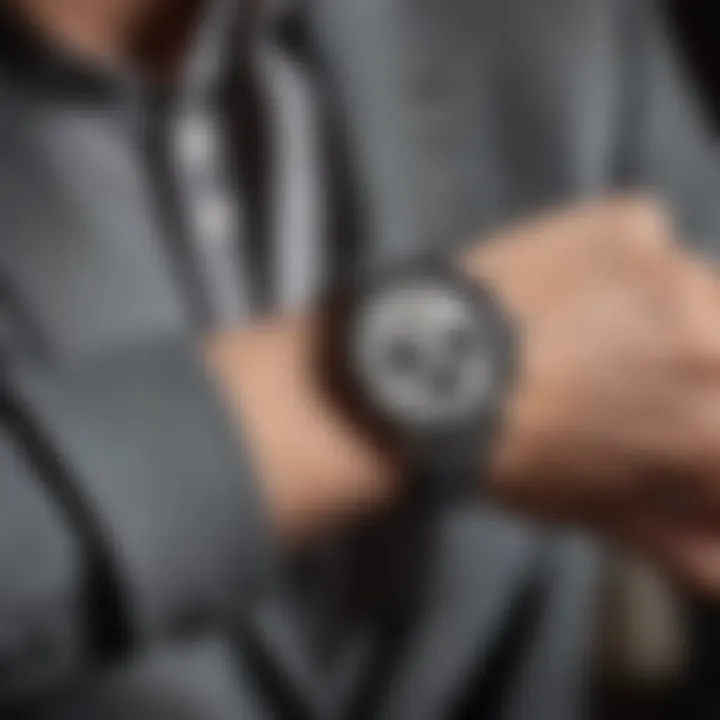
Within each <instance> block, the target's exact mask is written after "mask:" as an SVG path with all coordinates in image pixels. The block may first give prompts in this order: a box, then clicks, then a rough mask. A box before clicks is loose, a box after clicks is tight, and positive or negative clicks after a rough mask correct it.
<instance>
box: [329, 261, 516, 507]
mask: <svg viewBox="0 0 720 720" xmlns="http://www.w3.org/2000/svg"><path fill="white" fill-rule="evenodd" d="M325 318H326V320H325V325H324V329H325V338H324V340H323V342H322V343H321V344H322V345H323V352H322V355H323V358H324V362H323V366H322V368H321V373H322V378H323V382H324V383H325V384H326V386H327V387H328V388H329V391H330V393H331V395H332V397H333V398H334V399H335V401H336V403H339V404H340V405H341V406H342V409H343V410H344V411H345V413H346V415H349V416H350V417H351V418H352V419H353V420H354V421H355V422H356V423H357V424H358V425H359V426H360V427H361V428H362V429H363V430H364V431H365V432H367V433H370V434H371V436H372V437H373V438H374V439H375V440H376V441H377V442H378V443H380V444H383V445H385V446H390V447H391V448H392V450H393V451H394V452H398V453H400V455H401V457H402V458H403V460H404V462H405V463H406V464H407V465H408V469H409V472H410V475H411V477H412V483H411V484H412V490H413V491H414V492H415V494H416V495H417V496H419V497H421V498H422V499H423V500H424V501H426V500H430V501H432V502H434V503H435V502H438V501H441V502H443V501H449V502H458V501H466V500H468V499H469V498H472V497H476V496H477V495H478V491H479V486H480V484H481V483H480V477H481V475H482V471H483V469H487V467H488V465H489V451H490V448H491V446H492V442H493V439H494V437H495V433H496V431H497V429H498V424H499V421H500V419H501V417H502V410H503V407H504V405H505V400H506V398H507V395H508V391H509V389H510V387H511V385H512V380H513V378H514V374H515V373H514V367H515V356H516V343H515V331H514V328H513V326H512V323H511V322H510V320H509V318H508V317H507V316H506V315H505V313H504V312H503V309H502V306H501V304H500V303H499V302H498V301H497V300H496V299H495V297H494V296H493V294H492V292H491V291H490V290H489V289H488V288H487V287H484V286H483V285H482V284H480V283H478V282H476V281H474V280H471V279H470V278H469V277H467V276H465V275H463V274H462V273H461V271H459V270H457V269H454V268H453V267H451V266H450V265H449V264H447V263H438V262H429V261H426V262H422V263H415V264H413V265H407V266H405V267H402V268H397V269H394V270H391V271H389V272H386V273H384V274H383V275H382V276H381V277H380V278H379V279H377V280H374V281H372V282H360V283H352V284H351V285H350V287H349V288H346V289H345V290H344V291H341V292H339V293H336V294H335V295H334V296H332V297H331V298H329V299H328V302H327V303H326V312H325Z"/></svg>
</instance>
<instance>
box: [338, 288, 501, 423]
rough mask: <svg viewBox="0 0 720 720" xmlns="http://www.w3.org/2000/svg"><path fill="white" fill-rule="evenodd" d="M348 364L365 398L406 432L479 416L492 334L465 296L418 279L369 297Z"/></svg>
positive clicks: (487, 390) (487, 386) (487, 384)
mask: <svg viewBox="0 0 720 720" xmlns="http://www.w3.org/2000/svg"><path fill="white" fill-rule="evenodd" d="M353 330H354V332H353V337H354V345H353V347H352V350H353V358H352V361H353V362H355V365H356V368H355V370H356V375H357V377H358V380H359V383H360V387H361V388H363V389H364V391H365V392H366V394H367V399H368V401H369V402H370V403H371V404H372V406H373V407H375V409H376V410H377V411H378V412H379V413H380V414H381V415H382V416H383V417H386V418H387V419H389V420H390V421H391V422H392V423H393V424H395V425H397V426H399V427H401V428H402V429H404V430H406V431H410V432H412V431H427V432H433V431H443V430H445V429H448V428H450V427H456V426H458V425H462V424H463V423H467V422H470V421H472V420H473V419H474V418H476V417H477V416H478V415H479V414H480V413H481V412H482V411H483V410H484V409H485V408H486V407H487V405H488V402H489V401H490V399H491V397H492V393H493V389H494V388H493V386H494V380H495V378H494V372H493V363H492V356H491V355H490V352H489V350H490V349H491V347H492V345H491V343H490V342H489V340H490V337H489V331H488V329H487V328H485V327H484V326H483V322H482V313H481V312H479V310H478V306H477V304H476V303H474V302H473V300H471V299H470V298H469V297H468V296H467V295H466V294H464V293H462V292H460V291H459V290H458V289H457V288H455V287H453V286H451V285H450V284H449V283H445V282H442V281H441V280H433V279H432V278H423V279H419V280H412V281H408V282H406V283H401V284H398V285H394V286H393V287H392V288H390V289H385V290H382V291H380V292H379V293H378V294H375V295H373V296H372V297H370V298H369V299H368V300H367V301H366V303H365V305H363V306H362V307H361V308H360V309H359V313H358V315H357V317H356V325H355V327H354V328H353Z"/></svg>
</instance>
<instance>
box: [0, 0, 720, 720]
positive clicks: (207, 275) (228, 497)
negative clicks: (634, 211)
mask: <svg viewBox="0 0 720 720" xmlns="http://www.w3.org/2000/svg"><path fill="white" fill-rule="evenodd" d="M281 5H287V4H281ZM208 8H211V10H212V12H210V14H209V17H208V22H207V23H206V24H204V25H203V28H204V29H203V31H202V32H201V33H200V35H201V36H202V35H203V33H205V32H207V33H208V35H207V37H205V38H204V39H203V37H199V38H198V43H197V48H196V50H197V53H196V54H194V55H193V58H194V60H191V61H189V62H188V73H187V76H186V77H185V78H184V81H183V82H182V83H180V84H179V85H178V87H177V88H175V89H174V90H173V91H171V92H167V89H165V90H163V89H157V88H149V87H146V86H144V85H143V84H142V83H138V82H137V81H136V80H135V79H133V78H132V77H129V76H125V75H124V74H123V73H121V72H120V73H110V75H108V73H107V71H100V70H99V69H98V68H95V67H81V66H80V65H81V64H78V63H77V62H76V61H73V60H72V59H71V58H68V57H57V56H55V55H54V54H53V53H52V52H49V49H48V48H43V47H40V46H38V44H37V43H36V42H35V41H34V40H33V39H32V38H24V39H23V38H20V37H16V36H15V35H14V34H13V37H14V38H15V39H14V40H13V42H10V41H9V37H10V36H7V32H8V31H7V29H6V30H5V31H4V32H5V34H6V37H3V40H2V45H1V46H0V232H1V233H2V240H1V241H0V342H1V343H2V344H1V345H0V348H1V349H2V352H3V371H2V372H3V375H2V379H3V389H4V393H3V415H2V424H0V715H1V716H2V717H3V718H4V717H5V716H6V715H7V716H8V717H14V716H17V717H26V718H27V717H29V718H30V719H31V720H35V719H36V718H37V719H40V718H48V719H49V720H55V719H56V718H62V719H65V718H72V719H73V720H84V719H90V718H92V719H95V718H104V719H106V718H107V719H113V718H117V719H118V720H126V719H128V720H129V719H130V718H132V720H145V719H148V720H149V719H151V718H152V719H153V720H154V719H159V720H164V719H167V720H171V719H174V718H183V719H184V718H203V719H207V718H209V719H212V720H215V719H218V720H225V719H226V718H227V719H228V720H229V719H230V718H253V719H255V718H258V719H261V720H262V719H265V718H276V717H283V718H284V717H310V718H315V717H347V716H348V715H349V710H348V709H347V708H348V707H349V706H350V704H351V700H352V699H353V698H354V697H355V696H356V695H357V693H358V688H360V687H362V683H363V678H364V677H365V675H366V671H367V670H368V658H370V660H371V659H372V657H373V648H374V647H376V646H380V647H381V646H382V641H383V633H384V630H385V629H384V628H383V627H382V626H381V625H379V624H377V623H375V624H374V623H373V618H372V617H369V618H367V619H366V620H367V626H366V627H365V630H366V631H365V630H364V631H363V632H361V633H360V635H362V636H363V637H365V638H367V639H368V642H369V644H370V645H371V646H372V647H370V648H369V650H368V649H367V648H364V647H362V643H359V642H357V634H356V633H354V632H353V628H352V627H351V626H350V624H343V622H339V623H335V624H336V625H337V633H336V634H337V638H336V639H337V643H335V645H336V646H337V648H338V652H337V662H335V663H333V668H334V669H335V670H337V672H328V671H327V668H325V667H324V666H323V664H322V662H320V661H319V660H318V655H319V652H318V647H319V646H318V644H317V642H316V638H315V636H316V635H317V633H316V632H315V630H316V629H317V628H318V627H319V628H320V629H322V627H323V622H324V620H325V617H326V616H325V615H324V614H323V612H322V611H319V610H318V608H326V607H332V606H333V604H334V603H333V595H334V593H338V592H340V591H341V590H340V589H339V588H338V586H337V584H334V583H320V585H321V587H320V588H319V591H318V592H317V593H315V594H313V596H312V597H305V596H303V597H300V595H302V593H298V592H297V591H296V590H297V588H296V584H295V583H294V582H291V578H289V577H288V575H289V573H286V572H285V571H286V565H285V563H284V562H283V560H284V559H283V558H281V557H279V555H278V552H277V550H276V549H275V548H274V543H273V539H272V537H270V534H269V530H268V528H267V527H266V523H265V521H264V510H263V508H262V505H261V503H260V501H259V492H258V487H259V484H258V481H257V478H256V477H255V475H254V471H253V462H252V452H251V448H249V447H242V446H240V447H239V446H238V443H237V440H236V432H235V431H234V430H232V431H231V429H230V427H229V426H228V424H227V422H226V419H225V417H224V415H223V413H222V412H221V410H220V408H219V406H218V403H217V402H216V400H215V398H214V396H213V393H212V391H211V390H210V388H209V387H208V383H207V380H206V378H205V377H204V374H203V371H202V370H201V365H200V363H199V362H198V360H197V358H196V357H195V354H194V351H193V345H194V338H196V337H197V335H198V333H202V332H204V331H207V330H210V329H212V328H214V327H217V326H219V325H222V324H226V323H233V322H238V321H241V320H242V321H246V320H247V319H249V318H251V316H252V314H253V313H255V312H264V311H268V310H272V309H277V308H281V309H282V308H286V307H291V306H297V305H299V304H302V303H306V302H308V301H310V299H311V298H312V297H313V295H314V293H315V292H316V291H317V289H318V288H319V287H320V286H321V285H322V284H323V283H324V282H327V281H329V280H332V278H333V277H335V276H336V275H337V274H338V273H341V272H343V271H345V270H347V269H349V268H350V267H355V266H359V265H362V266H363V267H366V268H370V269H372V268H375V267H379V266H382V265H383V264H385V263H386V262H388V261H389V259H391V258H394V257H397V256H402V255H411V254H413V253H417V252H420V251H422V250H424V249H428V248H443V247H446V248H447V250H448V252H449V251H450V250H451V249H452V248H453V247H454V246H456V245H458V244H459V243H460V242H462V241H463V240H464V239H466V238H468V237H470V236H477V234H478V233H479V232H482V230H484V229H488V228H491V227H493V226H496V225H497V224H498V223H501V222H503V221H505V220H508V219H510V218H512V217H515V216H517V215H519V214H527V213H530V212H532V211H534V210H537V209H540V208H543V207H545V206H547V205H548V204H558V203H560V202H568V201H571V200H574V199H578V198H581V197H587V196H591V195H595V194H598V193H603V192H607V191H608V190H611V189H615V188H618V187H623V188H626V187H628V186H631V187H633V186H636V187H643V188H648V187H649V188H651V189H655V190H657V191H659V192H660V193H661V194H662V196H663V197H665V198H668V199H669V200H670V202H671V203H672V204H673V205H674V207H675V209H676V211H677V212H678V214H679V216H680V218H681V221H682V222H683V223H684V227H685V229H686V230H687V237H691V238H700V239H701V240H699V241H698V242H697V246H698V248H699V249H700V250H701V251H703V252H704V253H706V254H707V255H708V256H710V257H713V256H714V254H715V253H716V252H717V251H718V249H717V248H716V247H715V246H714V245H713V243H712V241H711V238H714V237H718V236H720V217H719V216H718V209H720V203H719V202H718V201H717V198H716V195H717V193H718V188H720V177H719V175H720V166H718V162H717V157H716V150H715V146H714V145H713V143H712V139H711V138H709V137H708V135H707V132H706V128H705V125H704V123H703V122H702V118H701V114H700V108H699V106H698V103H697V101H696V98H694V97H693V96H692V94H691V92H690V90H689V89H688V88H689V85H688V83H687V82H686V80H685V78H684V77H683V76H682V72H681V70H680V67H679V64H678V62H677V59H676V58H674V57H673V54H672V51H671V49H670V44H669V42H668V38H667V34H666V33H665V31H664V28H663V26H662V23H661V19H660V14H659V10H658V8H657V7H656V6H655V4H654V3H652V2H650V1H649V0H648V1H646V0H635V1H634V2H627V0H572V2H570V1H569V0H549V1H548V2H543V3H538V2H535V1H534V0H506V2H503V3H498V2H492V1H490V0H425V1H423V2H413V3H408V2H402V1H400V0H397V1H396V0H306V2H303V3H298V4H297V5H296V6H293V7H290V8H288V7H281V8H280V9H279V12H286V11H288V10H289V11H292V13H293V19H292V22H293V23H298V25H296V29H297V27H299V28H301V29H302V32H300V33H298V32H297V31H296V30H294V31H293V32H290V33H287V32H280V30H281V29H282V27H286V26H285V22H286V21H285V20H281V19H279V18H272V19H268V23H267V24H264V25H263V29H262V30H261V31H260V35H258V36H254V37H248V33H247V27H248V26H247V23H244V22H243V17H244V14H243V12H241V11H240V5H237V6H235V5H234V3H232V2H227V3H224V2H218V3H208ZM215 12H217V13H219V16H220V17H221V18H224V17H225V16H224V15H223V13H226V12H227V13H229V15H228V16H227V17H228V18H231V19H232V21H228V22H225V21H223V22H217V21H215V22H213V21H212V17H211V16H212V15H213V14H214V13H215ZM276 21H277V24H275V23H276ZM8 22H12V21H8ZM266 35H267V37H266ZM208 38H209V40H208ZM298 38H300V39H301V41H300V42H298ZM248 48H251V51H250V52H251V53H253V56H254V57H257V58H262V61H261V62H259V63H257V64H256V63H253V64H252V66H253V67H256V68H258V67H259V68H261V70H260V71H259V72H258V73H257V74H248V73H247V67H248V65H247V56H248V52H247V49H248ZM208 49H211V50H213V52H208ZM48 52H49V56H48V54H47V53H48ZM259 98H265V100H264V101H263V102H260V100H259ZM313 129H314V131H313ZM308 138H310V140H308ZM312 138H314V139H315V140H312ZM288 148H290V149H288ZM273 158H274V161H273V160H272V159H273ZM268 167H269V168H272V170H271V171H270V172H269V173H268V174H269V177H265V176H264V174H263V168H265V169H267V168H268ZM296 230H297V233H298V234H297V236H296V235H295V234H294V232H295V231H296ZM539 551H541V552H540V554H541V556H542V563H539V562H538V557H539V555H538V552H539ZM331 554H332V555H334V553H331ZM435 557H436V559H435V560H434V561H433V563H432V566H431V567H429V568H428V572H429V575H430V577H431V580H432V582H431V583H430V585H429V587H428V591H427V593H426V596H424V597H422V598H419V604H418V617H417V622H416V623H415V624H414V625H413V627H412V632H411V634H410V636H409V637H408V638H406V640H407V642H406V643H405V644H404V646H403V649H402V652H401V653H400V657H399V658H398V662H397V663H396V664H395V666H394V667H393V669H392V675H391V677H390V678H389V682H388V683H387V685H386V686H383V687H381V688H380V689H379V691H378V693H377V697H376V699H375V702H374V703H373V705H372V708H373V709H372V717H377V718H383V719H387V720H437V719H439V718H446V717H447V718H453V717H475V716H477V717H483V718H493V717H500V716H502V717H506V718H511V719H512V720H534V719H535V718H553V720H564V719H567V720H574V719H576V718H581V717H583V711H584V703H585V701H586V699H587V695H586V690H587V686H588V681H589V677H590V670H591V664H592V653H591V640H592V637H593V630H594V623H595V619H596V614H595V598H596V597H597V592H596V590H597V569H598V553H597V551H596V549H595V548H594V547H593V545H592V544H591V543H590V542H588V541H587V540H585V539H583V538H580V537H577V536H575V535H573V534H570V533H565V532H562V531H557V532H555V533H552V534H549V533H548V532H547V531H541V530H539V529H537V528H535V527H533V526H531V525H526V524H520V523H517V522H515V521H511V520H510V519H508V518H505V517H503V516H502V515H501V514H500V513H498V512H495V511H494V510H493V509H491V508H481V507H478V508H476V509H469V508H468V509H466V510H462V511H453V512H448V513H447V514H446V515H445V516H444V517H443V518H441V521H440V527H439V532H438V548H437V553H436V556H435ZM327 560H328V562H327V563H320V565H323V566H324V565H332V564H333V562H335V563H337V562H338V561H339V562H340V564H341V565H342V566H343V570H344V574H346V575H352V574H353V573H354V571H355V568H354V567H353V566H352V565H350V566H348V565H347V563H349V562H351V561H350V560H349V559H348V560H345V559H344V558H343V557H340V558H338V557H331V558H328V559H327ZM371 566H372V564H371ZM291 569H292V568H291ZM358 572H359V570H358ZM363 572H366V573H367V572H371V571H368V568H367V567H365V568H364V570H363ZM341 575H342V573H341ZM367 583H368V585H372V584H373V578H372V575H371V576H369V577H368V578H367ZM90 608H94V609H95V610H96V611H95V612H91V611H89V609H90ZM98 608H101V609H102V612H98V611H97V609H98ZM508 627H511V628H514V629H515V632H513V633H511V635H512V638H513V640H512V642H509V641H508V636H507V635H506V634H505V633H503V632H501V631H502V630H504V629H507V628H508ZM101 661H102V662H101ZM5 708H7V710H5ZM16 713H17V715H16Z"/></svg>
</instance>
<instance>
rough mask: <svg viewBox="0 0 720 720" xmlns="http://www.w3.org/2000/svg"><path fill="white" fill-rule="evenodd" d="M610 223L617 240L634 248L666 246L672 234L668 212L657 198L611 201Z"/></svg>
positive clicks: (646, 248)
mask: <svg viewBox="0 0 720 720" xmlns="http://www.w3.org/2000/svg"><path fill="white" fill-rule="evenodd" d="M610 225H611V232H612V234H613V236H614V238H615V240H616V241H618V242H619V243H622V244H623V245H624V246H626V247H629V248H634V249H636V250H637V249H641V250H652V249H656V248H661V247H665V246H666V245H667V244H668V242H669V240H670V238H671V237H672V235H673V229H672V220H671V217H670V213H669V212H668V210H667V209H666V208H665V207H664V206H663V204H662V203H661V202H660V201H658V200H655V199H653V198H649V197H632V198H621V199H616V200H614V201H612V205H611V209H610Z"/></svg>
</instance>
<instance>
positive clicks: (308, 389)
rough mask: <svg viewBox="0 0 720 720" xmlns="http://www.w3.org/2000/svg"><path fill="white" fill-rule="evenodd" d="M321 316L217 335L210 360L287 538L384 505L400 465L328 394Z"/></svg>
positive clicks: (207, 350)
mask: <svg viewBox="0 0 720 720" xmlns="http://www.w3.org/2000/svg"><path fill="white" fill-rule="evenodd" d="M318 339H319V332H318V322H317V320H316V318H315V317H313V316H311V315H309V316H303V317H295V318H287V319H282V320H279V321H274V322H270V323H267V324H265V325H262V326H257V327H254V328H252V329H249V330H246V331H242V332H233V333H228V334H224V335H221V336H217V337H214V338H212V339H210V340H209V341H208V342H207V343H206V346H205V357H206V360H207V364H208V367H209V368H210V371H211V374H212V375H213V376H214V377H215V379H216V381H217V382H218V385H219V387H220V390H221V395H222V396H223V398H224V399H225V400H226V404H227V406H228V410H229V411H230V413H231V415H232V417H233V418H234V420H235V424H236V425H237V427H238V428H241V431H242V433H243V437H244V442H246V443H247V444H249V446H250V448H251V451H252V452H253V456H254V459H255V465H256V469H257V473H258V477H259V478H260V482H261V485H262V491H263V493H264V496H265V499H266V502H267V506H268V508H269V511H270V515H271V518H272V519H273V521H274V524H275V526H276V528H277V530H278V532H279V533H280V534H281V535H282V536H285V537H288V538H289V539H297V538H299V537H305V536H307V535H309V534H311V533H314V532H316V531H322V529H327V528H331V527H333V526H336V525H339V524H342V523H344V522H347V521H348V519H349V518H350V517H351V516H353V515H364V514H368V513H372V512H374V511H379V510H381V509H382V508H383V507H384V506H386V505H388V504H389V503H391V502H392V499H393V497H394V495H395V493H396V492H397V488H398V483H397V477H398V476H399V473H398V472H397V470H396V466H395V465H396V463H395V462H394V461H393V460H392V458H390V456H389V455H388V454H387V453H386V452H385V451H384V450H383V449H381V448H380V447H379V446H378V445H377V444H376V443H374V442H373V441H372V440H371V439H369V438H367V437H364V436H363V435H362V434H361V433H359V432H358V431H357V429H356V428H355V426H354V425H353V424H352V423H351V422H350V421H349V420H348V419H347V418H346V417H345V416H344V414H343V413H342V411H341V410H340V409H339V408H337V407H336V406H335V404H334V403H333V402H332V401H331V399H330V398H329V397H327V396H326V394H325V393H324V392H323V390H322V388H321V386H320V383H319V382H318V376H317V367H316V357H317V342H318Z"/></svg>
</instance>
